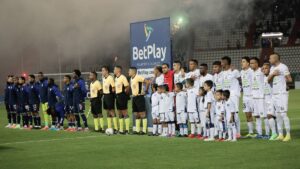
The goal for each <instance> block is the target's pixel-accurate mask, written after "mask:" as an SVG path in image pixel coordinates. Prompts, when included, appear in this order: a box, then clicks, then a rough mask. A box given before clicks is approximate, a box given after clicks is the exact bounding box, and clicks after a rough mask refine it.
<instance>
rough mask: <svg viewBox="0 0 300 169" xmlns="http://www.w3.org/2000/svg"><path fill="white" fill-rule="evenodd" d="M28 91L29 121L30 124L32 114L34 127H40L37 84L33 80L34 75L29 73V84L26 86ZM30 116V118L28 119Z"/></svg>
mask: <svg viewBox="0 0 300 169" xmlns="http://www.w3.org/2000/svg"><path fill="white" fill-rule="evenodd" d="M27 91H28V99H29V100H28V103H29V112H28V113H29V114H28V115H29V122H30V123H31V125H32V116H33V122H34V128H36V129H40V128H41V117H40V115H39V110H40V100H39V86H38V84H37V83H36V82H35V75H29V84H28V86H27ZM30 118H31V119H30Z"/></svg>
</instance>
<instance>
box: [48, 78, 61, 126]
mask: <svg viewBox="0 0 300 169" xmlns="http://www.w3.org/2000/svg"><path fill="white" fill-rule="evenodd" d="M47 96H48V107H49V108H48V110H47V113H48V115H51V118H52V124H51V127H50V129H49V130H52V131H58V130H60V127H63V119H64V114H63V110H62V109H63V107H62V106H61V105H62V104H61V102H62V99H63V96H62V94H61V92H60V91H59V88H58V86H57V85H56V84H55V82H54V79H52V78H50V79H49V81H48V94H47Z"/></svg>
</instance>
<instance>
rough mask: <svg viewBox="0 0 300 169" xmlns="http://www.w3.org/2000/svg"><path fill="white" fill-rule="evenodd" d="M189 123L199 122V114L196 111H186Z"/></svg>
mask: <svg viewBox="0 0 300 169" xmlns="http://www.w3.org/2000/svg"><path fill="white" fill-rule="evenodd" d="M188 115H189V121H190V123H199V122H200V120H199V114H198V112H193V113H188Z"/></svg>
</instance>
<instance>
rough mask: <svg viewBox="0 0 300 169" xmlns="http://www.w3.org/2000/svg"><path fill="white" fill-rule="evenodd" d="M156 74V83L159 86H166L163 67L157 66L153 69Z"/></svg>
mask: <svg viewBox="0 0 300 169" xmlns="http://www.w3.org/2000/svg"><path fill="white" fill-rule="evenodd" d="M153 74H154V83H155V84H157V85H158V86H161V85H163V84H164V80H165V79H164V75H163V73H162V67H161V66H155V67H154V69H153Z"/></svg>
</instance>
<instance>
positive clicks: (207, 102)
mask: <svg viewBox="0 0 300 169" xmlns="http://www.w3.org/2000/svg"><path fill="white" fill-rule="evenodd" d="M203 88H204V90H205V91H206V94H205V96H204V108H205V110H206V128H207V130H206V132H207V136H208V138H207V139H204V141H214V140H215V138H214V137H215V112H214V104H215V103H214V102H215V99H214V94H213V92H212V88H213V81H211V80H208V81H205V82H204V84H203Z"/></svg>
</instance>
